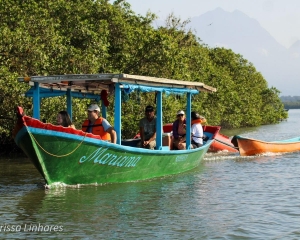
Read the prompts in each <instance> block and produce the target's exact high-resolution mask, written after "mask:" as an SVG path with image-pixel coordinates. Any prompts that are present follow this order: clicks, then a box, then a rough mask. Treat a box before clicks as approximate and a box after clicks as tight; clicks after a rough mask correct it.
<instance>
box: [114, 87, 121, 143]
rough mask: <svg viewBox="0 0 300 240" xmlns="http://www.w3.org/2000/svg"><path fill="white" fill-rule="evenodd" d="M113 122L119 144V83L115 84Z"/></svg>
mask: <svg viewBox="0 0 300 240" xmlns="http://www.w3.org/2000/svg"><path fill="white" fill-rule="evenodd" d="M114 119H115V122H114V127H115V130H116V132H117V142H116V143H117V144H119V145H121V138H122V136H121V88H120V83H116V84H115V116H114Z"/></svg>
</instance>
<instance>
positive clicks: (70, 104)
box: [67, 88, 72, 121]
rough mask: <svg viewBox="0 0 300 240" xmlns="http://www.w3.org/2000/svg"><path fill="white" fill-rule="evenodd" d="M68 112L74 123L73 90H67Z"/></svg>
mask: <svg viewBox="0 0 300 240" xmlns="http://www.w3.org/2000/svg"><path fill="white" fill-rule="evenodd" d="M67 112H68V114H69V115H70V118H71V121H72V93H71V89H69V88H68V89H67Z"/></svg>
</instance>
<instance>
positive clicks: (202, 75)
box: [0, 0, 287, 138]
mask: <svg viewBox="0 0 300 240" xmlns="http://www.w3.org/2000/svg"><path fill="white" fill-rule="evenodd" d="M0 16H1V22H0V31H1V33H2V34H1V37H0V89H1V91H0V99H1V101H2V102H1V103H2V104H1V106H0V115H2V116H8V117H13V115H14V113H13V106H15V105H21V106H23V107H24V109H25V111H26V113H27V115H31V114H32V102H31V99H28V98H25V97H24V96H23V94H24V93H25V92H26V91H27V90H28V89H29V87H28V85H26V84H21V83H18V82H17V77H18V76H32V75H54V74H69V73H72V74H79V73H97V72H123V73H128V74H137V75H148V76H155V77H164V78H172V79H178V80H189V81H197V82H204V83H205V84H207V85H210V86H213V87H216V88H217V90H218V91H217V93H214V94H209V93H205V92H204V93H201V94H200V95H197V96H193V101H194V102H193V105H192V108H193V110H196V111H198V112H199V113H200V114H201V115H204V116H205V117H206V118H207V120H208V122H209V124H211V125H221V126H223V127H227V128H237V127H247V126H258V125H261V124H268V123H276V122H278V121H279V120H280V119H283V118H286V117H287V115H286V112H284V110H283V105H282V103H281V101H280V99H279V97H278V94H279V91H278V90H277V89H275V88H271V89H268V87H267V82H266V81H265V79H264V78H263V77H262V76H261V74H260V73H258V72H257V71H256V69H255V67H254V66H253V65H252V64H251V63H249V62H248V61H247V60H246V59H244V58H243V57H242V56H240V55H238V54H235V53H234V52H232V51H231V50H227V49H224V48H212V49H211V48H208V47H207V46H205V45H202V44H201V41H200V39H198V38H197V37H196V36H195V35H194V34H193V32H192V31H191V30H186V25H187V23H188V21H181V20H180V19H179V18H176V17H175V16H174V15H172V14H171V15H170V16H169V17H168V18H167V19H166V25H165V27H160V28H158V29H155V28H153V27H152V22H153V20H154V19H155V18H156V16H155V15H154V14H152V13H150V12H149V13H148V14H147V15H146V16H140V15H136V14H135V13H134V12H133V11H132V10H131V9H130V5H129V4H128V3H127V2H126V1H124V0H118V1H115V2H114V3H113V4H110V3H109V1H108V0H96V1H91V0H82V1H65V0H55V1H54V0H48V1H40V0H28V1H20V0H16V1H11V0H2V1H0ZM185 98H186V97H185V96H173V95H170V96H167V95H163V103H164V104H163V122H164V123H169V122H173V121H174V120H175V114H176V112H177V110H179V109H185V108H186V101H185ZM109 101H110V105H109V107H108V120H109V121H110V122H111V123H113V121H114V116H113V114H111V113H112V112H113V108H114V100H113V96H109ZM62 103H63V104H62ZM89 103H90V101H89V100H78V99H74V102H73V106H72V107H73V121H74V123H75V125H76V127H77V128H81V123H82V122H83V120H84V119H85V118H86V107H87V105H88V104H89ZM149 104H150V105H153V106H154V107H156V104H155V94H154V93H153V94H142V93H132V94H130V96H129V99H128V101H127V102H123V103H122V124H123V125H122V136H123V137H124V138H130V137H132V136H134V135H135V134H136V132H137V131H138V121H139V119H140V118H142V117H143V116H144V108H145V106H147V105H149ZM65 108H66V105H65V97H58V98H51V99H42V101H41V110H42V111H41V119H43V118H44V119H46V120H47V122H51V123H54V124H55V123H56V114H57V112H58V111H60V110H64V109H65ZM12 128H13V121H7V124H6V125H1V126H0V132H2V133H5V134H7V135H8V134H9V132H10V129H12Z"/></svg>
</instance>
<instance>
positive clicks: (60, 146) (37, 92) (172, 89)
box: [14, 74, 216, 184]
mask: <svg viewBox="0 0 300 240" xmlns="http://www.w3.org/2000/svg"><path fill="white" fill-rule="evenodd" d="M19 81H21V82H28V83H29V84H30V85H31V86H32V88H31V89H30V90H29V91H28V92H27V96H32V97H33V103H34V111H33V118H32V117H28V116H25V115H24V113H23V109H22V108H21V107H18V108H17V115H18V121H17V123H16V128H15V131H14V139H15V141H16V143H17V145H18V146H19V147H20V148H21V149H22V150H23V151H24V152H25V153H26V155H27V156H28V157H29V158H30V159H31V161H32V162H33V164H34V165H35V167H36V168H37V169H38V170H39V172H40V173H41V175H42V176H43V177H44V179H45V181H46V183H47V184H53V183H65V184H94V183H112V182H126V181H136V180H144V179H150V178H155V177H161V176H165V175H171V174H177V173H181V172H184V171H187V170H190V169H193V168H195V167H196V166H198V165H199V163H200V161H201V160H202V159H203V157H204V155H205V153H206V152H207V150H208V148H209V147H210V145H211V144H212V143H213V139H212V137H210V138H209V139H208V140H207V142H206V144H204V145H203V146H202V147H200V148H196V149H190V147H188V149H187V150H178V151H171V150H170V149H169V147H168V146H163V143H162V134H163V133H162V94H163V93H164V92H166V93H172V94H183V93H184V94H186V96H187V109H186V112H187V114H189V115H190V114H191V100H192V97H191V96H192V94H198V93H199V91H208V92H214V91H216V89H214V88H212V87H209V86H206V85H205V84H203V83H199V82H188V81H177V80H171V79H160V78H153V77H145V76H136V75H127V74H94V75H59V76H34V77H27V78H19ZM112 89H114V96H115V106H114V111H115V112H114V116H115V119H114V121H115V122H114V127H115V129H116V132H117V136H118V140H117V144H112V143H110V142H107V141H103V140H101V139H100V137H99V136H96V135H93V134H89V133H88V134H87V133H85V132H83V131H81V130H75V129H72V128H64V127H61V126H54V125H52V124H47V123H43V122H41V121H39V120H38V119H39V113H40V109H39V107H40V98H41V97H53V96H61V95H66V96H67V109H68V112H69V114H70V115H71V116H72V104H71V103H72V97H80V98H90V99H97V100H99V99H100V96H101V92H102V91H112ZM134 90H138V91H144V92H149V91H155V92H156V94H157V107H156V109H157V110H156V111H157V112H156V115H157V122H156V125H157V147H156V150H148V149H142V148H136V147H132V146H126V142H127V141H121V92H122V93H126V94H129V93H130V92H131V91H134ZM103 100H104V99H103ZM102 115H104V117H105V116H106V107H105V105H104V104H102ZM190 121H191V120H190V119H188V120H187V125H188V127H187V134H189V135H190V133H191V128H190V125H191V123H190ZM190 144H191V140H190V139H187V146H190Z"/></svg>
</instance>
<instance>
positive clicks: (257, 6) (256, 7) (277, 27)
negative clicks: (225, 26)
mask: <svg viewBox="0 0 300 240" xmlns="http://www.w3.org/2000/svg"><path fill="white" fill-rule="evenodd" d="M127 2H128V3H130V5H131V9H132V10H133V11H135V12H136V13H137V14H141V15H145V14H146V12H147V11H148V10H150V11H151V12H153V13H155V14H156V15H157V16H158V17H159V18H160V19H161V20H165V19H166V17H167V16H168V14H170V13H171V12H173V13H174V14H175V16H178V17H180V18H181V19H182V20H186V19H188V18H191V17H195V16H199V15H202V14H203V13H206V12H208V11H211V10H214V9H216V8H217V7H221V8H222V9H223V10H225V11H229V12H232V11H234V10H240V11H241V12H243V13H245V14H246V15H248V16H249V17H251V18H254V19H256V20H257V21H258V22H259V23H260V24H261V26H262V27H263V28H264V29H266V30H267V31H268V32H269V33H270V34H271V35H272V36H273V37H274V38H275V39H276V40H277V41H278V42H279V43H280V44H282V45H283V46H285V47H286V48H289V47H290V46H291V45H292V44H293V43H295V42H296V41H297V40H300V0H127Z"/></svg>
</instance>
